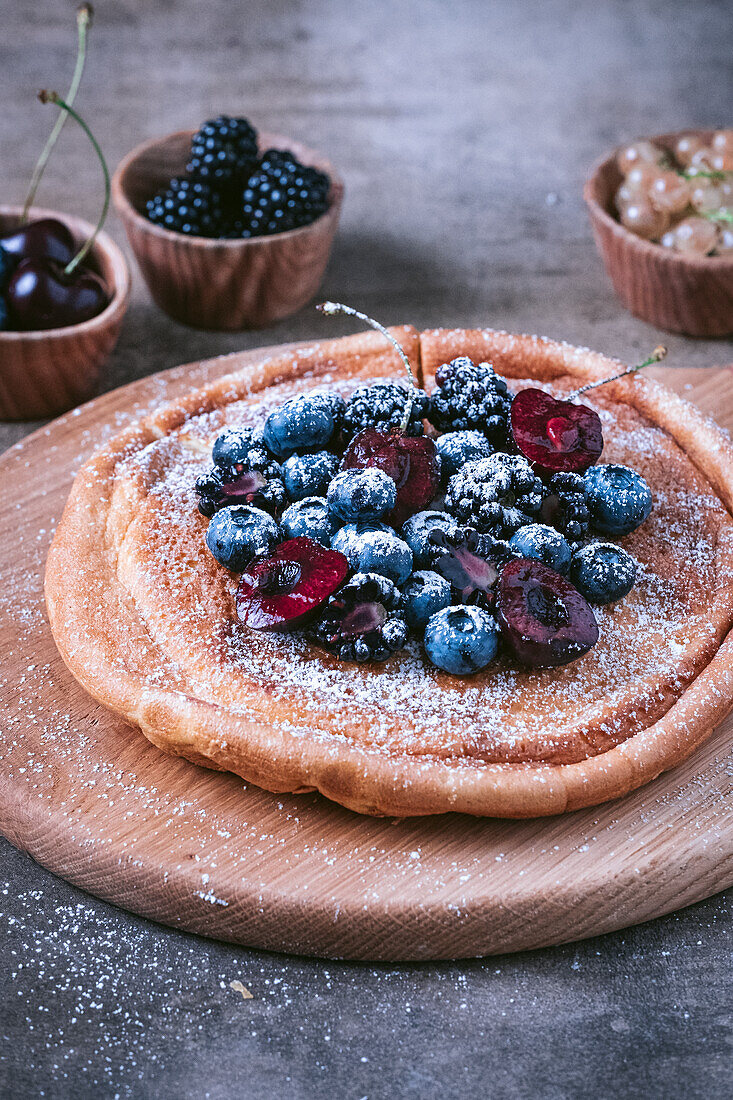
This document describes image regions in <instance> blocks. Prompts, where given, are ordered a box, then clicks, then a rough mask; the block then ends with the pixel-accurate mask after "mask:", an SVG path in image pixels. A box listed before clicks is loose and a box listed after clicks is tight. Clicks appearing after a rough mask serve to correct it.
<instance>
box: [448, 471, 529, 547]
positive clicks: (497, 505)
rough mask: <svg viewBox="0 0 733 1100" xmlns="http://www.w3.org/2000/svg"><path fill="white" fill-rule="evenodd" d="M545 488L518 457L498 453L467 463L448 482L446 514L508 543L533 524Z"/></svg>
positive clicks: (460, 522)
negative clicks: (521, 528)
mask: <svg viewBox="0 0 733 1100" xmlns="http://www.w3.org/2000/svg"><path fill="white" fill-rule="evenodd" d="M543 496H544V486H543V485H542V482H541V481H540V479H539V478H538V477H537V476H536V475H535V474H534V473H533V472H532V467H531V466H530V465H529V463H528V462H527V460H526V459H525V458H522V456H521V455H508V454H502V453H497V454H493V455H491V456H490V457H489V458H479V459H476V461H475V462H469V463H468V464H467V465H466V466H464V467H463V468H462V469H461V470H459V471H458V473H457V474H454V475H453V477H452V478H451V479H450V481H449V482H448V491H447V493H446V496H445V507H446V511H448V512H450V514H451V515H452V516H454V517H455V518H456V520H457V521H458V523H459V524H464V525H466V526H468V527H475V528H476V530H477V531H479V532H481V533H482V534H483V533H484V532H490V533H491V534H492V535H494V537H495V538H499V539H509V538H511V536H512V535H513V534H514V532H515V531H516V530H518V528H520V527H524V526H525V524H528V523H532V522H534V520H535V518H536V517H537V516H538V514H539V512H540V507H541V505H542V498H543Z"/></svg>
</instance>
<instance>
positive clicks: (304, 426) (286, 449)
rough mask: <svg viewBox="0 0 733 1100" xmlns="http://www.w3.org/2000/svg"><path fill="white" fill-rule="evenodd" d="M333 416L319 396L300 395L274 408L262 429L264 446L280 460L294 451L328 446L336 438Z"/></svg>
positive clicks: (328, 406)
mask: <svg viewBox="0 0 733 1100" xmlns="http://www.w3.org/2000/svg"><path fill="white" fill-rule="evenodd" d="M333 429H334V423H333V414H332V412H331V408H330V405H329V403H328V401H327V399H326V398H325V397H324V396H322V395H319V394H313V395H310V396H309V395H308V394H299V395H298V396H297V397H291V398H290V400H289V401H286V402H285V404H284V405H279V406H278V407H277V408H276V409H274V410H273V411H272V412H271V413H270V415H269V416H268V418H267V420H266V421H265V427H264V429H263V435H264V439H265V443H266V444H267V446H268V447H269V448H270V450H271V451H272V452H273V454H276V455H277V456H278V457H279V458H286V457H287V456H288V455H291V454H293V453H294V452H295V451H312V450H316V449H317V448H322V447H326V446H327V445H328V442H329V440H330V438H331V436H332V435H333Z"/></svg>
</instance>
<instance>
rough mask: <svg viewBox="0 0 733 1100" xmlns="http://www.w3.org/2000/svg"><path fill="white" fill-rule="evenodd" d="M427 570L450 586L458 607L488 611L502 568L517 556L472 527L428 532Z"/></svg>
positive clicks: (508, 548) (502, 541) (502, 543)
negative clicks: (476, 606)
mask: <svg viewBox="0 0 733 1100" xmlns="http://www.w3.org/2000/svg"><path fill="white" fill-rule="evenodd" d="M429 542H430V551H429V553H430V567H431V569H432V570H433V571H434V572H436V573H438V574H439V575H440V576H441V577H444V578H445V580H447V581H448V582H449V583H450V586H451V589H452V590H453V591H454V592H455V593H456V595H457V597H458V599H457V602H458V603H462V604H478V605H480V606H482V607H489V606H491V605H492V604H493V602H494V590H495V588H496V584H497V581H498V580H499V576H500V574H501V571H502V569H503V568H504V566H505V565H506V564H507V563H508V562H510V561H512V560H513V559H514V558H518V557H520V554H519V553H518V552H517V551H516V550H515V549H514V548H513V547H512V546H510V545H509V543H508V542H505V541H504V540H503V539H496V538H494V537H493V536H492V535H487V534H484V535H481V534H479V532H478V531H476V530H474V528H472V527H457V528H455V529H454V530H452V531H450V530H447V531H446V530H440V529H439V528H434V529H433V530H432V531H431V532H430V536H429Z"/></svg>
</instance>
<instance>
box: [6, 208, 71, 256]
mask: <svg viewBox="0 0 733 1100" xmlns="http://www.w3.org/2000/svg"><path fill="white" fill-rule="evenodd" d="M0 245H2V247H3V248H4V249H5V251H6V252H9V253H10V255H11V256H15V257H16V259H18V260H55V261H56V263H59V264H64V265H65V264H68V263H71V260H72V259H73V257H74V252H75V250H76V245H75V243H74V238H73V236H72V234H71V230H70V229H69V228H68V226H65V225H64V223H63V222H60V221H59V220H58V219H57V218H39V219H38V221H35V222H29V223H28V225H22V226H20V227H19V228H17V229H11V230H9V231H8V232H7V233H3V234H2V236H0Z"/></svg>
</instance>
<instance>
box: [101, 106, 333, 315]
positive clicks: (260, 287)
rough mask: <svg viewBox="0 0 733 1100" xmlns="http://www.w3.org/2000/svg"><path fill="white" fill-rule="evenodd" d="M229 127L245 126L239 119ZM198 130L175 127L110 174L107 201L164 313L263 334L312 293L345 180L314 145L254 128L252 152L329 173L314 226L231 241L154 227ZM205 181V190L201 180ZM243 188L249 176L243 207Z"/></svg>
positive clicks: (180, 175)
mask: <svg viewBox="0 0 733 1100" xmlns="http://www.w3.org/2000/svg"><path fill="white" fill-rule="evenodd" d="M219 121H221V120H212V122H211V123H206V124H204V127H205V126H207V125H214V124H215V123H217V122H219ZM228 121H229V122H232V123H241V124H246V120H241V119H240V120H237V119H234V120H228ZM202 130H203V128H202ZM201 132H202V131H201V130H200V131H198V132H197V133H196V134H194V132H193V131H189V130H184V131H180V132H178V133H174V134H169V135H168V136H166V137H163V138H156V139H154V140H152V141H147V142H145V143H144V144H143V145H140V146H138V147H137V148H136V149H134V150H133V151H132V152H131V153H129V154H128V156H126V157H125V159H124V160H123V161H122V163H121V164H120V165H119V167H118V168H117V171H116V172H115V174H114V177H113V180H112V196H113V201H114V204H115V207H116V209H117V212H118V214H119V215H120V217H121V219H122V222H123V224H124V226H125V230H126V232H127V237H128V240H129V242H130V245H131V247H132V250H133V252H134V253H135V257H136V259H137V262H138V264H139V265H140V269H141V271H142V274H143V277H144V279H145V281H146V283H147V285H148V288H149V290H150V293H151V295H152V297H153V299H154V300H155V302H156V303H157V304H158V305H159V306H160V308H161V309H162V310H163V311H164V312H165V313H167V314H168V315H169V316H170V317H173V318H174V319H175V320H177V321H181V322H183V323H184V324H187V325H191V326H193V327H194V328H203V329H213V330H233V331H236V330H240V329H246V328H261V327H263V326H265V325H269V324H271V323H273V322H274V321H278V320H280V319H281V318H283V317H287V316H289V315H290V314H292V313H295V312H296V311H297V310H299V309H300V308H301V307H302V306H304V305H305V304H306V302H308V301H310V299H311V298H313V297H314V295H315V294H316V292H317V290H318V287H319V286H320V283H321V280H322V278H323V273H324V271H325V268H326V264H327V263H328V258H329V255H330V252H331V245H332V243H333V238H334V235H335V232H336V228H337V225H338V220H339V215H340V211H341V202H342V198H343V191H344V187H343V183H342V181H341V179H340V177H339V175H338V174H337V172H336V170H335V169H334V167H333V166H332V165H331V164H329V162H328V161H327V160H325V159H324V158H323V157H321V156H320V155H319V154H318V153H316V152H314V151H313V150H312V149H309V148H307V147H306V146H305V145H301V144H300V143H299V142H296V141H292V140H291V139H289V138H284V137H281V136H279V135H277V134H268V133H262V134H259V135H255V131H254V130H252V135H253V140H254V141H255V142H256V146H257V149H256V151H255V156H257V155H258V154H259V155H260V156H261V155H262V153H263V152H264V151H265V150H269V149H272V148H275V149H277V150H284V151H286V152H287V153H291V154H293V155H294V156H295V157H296V158H297V160H298V161H299V162H300V163H301V165H303V166H305V167H307V168H314V169H317V170H318V172H321V173H324V174H325V175H326V176H327V177H328V180H329V181H330V184H329V185H328V190H327V198H326V199H325V209H324V210H323V212H322V213H320V215H319V216H317V217H316V218H315V220H313V221H311V222H310V223H309V224H307V225H302V226H301V227H299V228H294V229H289V230H287V231H285V232H273V231H272V229H271V228H270V229H265V235H258V234H257V233H254V234H253V235H250V236H246V237H242V236H236V235H234V234H233V235H232V237H231V238H230V239H226V238H224V237H222V236H214V235H213V234H212V235H199V234H198V233H197V232H191V231H190V227H187V230H188V231H184V232H181V231H178V230H177V229H176V228H173V229H171V228H167V227H166V224H156V223H154V222H153V221H151V220H150V216H149V210H150V208H149V204H150V202H151V200H154V197H155V196H161V195H163V196H164V195H165V194H166V193H170V190H169V191H168V192H166V189H169V188H170V185H171V184H172V183H176V182H177V183H178V185H179V187H180V181H181V180H186V179H187V165H188V164H189V161H190V158H191V149H192V138H194V139H195V138H197V137H198V134H200V133H201ZM202 182H203V184H204V194H206V192H205V187H206V186H207V180H206V179H204V180H203V181H202ZM185 186H186V184H185V183H184V187H185ZM242 186H245V187H246V186H247V181H246V180H245V181H244V182H242V181H241V180H240V185H239V187H240V189H239V199H240V201H241V195H242ZM162 209H163V207H162V206H159V210H162ZM174 214H175V210H174ZM161 221H162V222H164V221H165V219H163V218H162V219H161ZM240 232H241V230H240ZM245 232H247V230H246V229H245ZM235 233H236V231H235Z"/></svg>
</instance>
